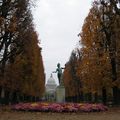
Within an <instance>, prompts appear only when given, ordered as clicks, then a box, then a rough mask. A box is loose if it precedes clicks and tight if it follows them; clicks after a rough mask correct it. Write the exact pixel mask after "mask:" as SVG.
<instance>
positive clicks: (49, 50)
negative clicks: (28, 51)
mask: <svg viewBox="0 0 120 120" xmlns="http://www.w3.org/2000/svg"><path fill="white" fill-rule="evenodd" d="M91 1H92V0H38V2H37V4H36V8H35V9H34V10H33V16H34V23H35V27H36V30H37V32H38V35H39V39H40V40H41V46H42V56H43V62H44V68H45V73H46V80H47V79H48V78H49V77H50V74H51V72H52V71H55V70H56V65H57V63H58V62H59V63H61V66H64V65H65V63H66V62H67V61H68V60H69V57H70V54H71V52H72V50H73V49H74V48H75V47H76V44H77V43H78V41H79V38H78V36H77V35H78V33H79V32H80V31H81V27H82V25H83V22H84V19H85V17H86V16H87V14H88V12H89V9H90V8H91V4H92V2H91ZM53 77H54V78H55V79H56V82H57V77H56V74H53Z"/></svg>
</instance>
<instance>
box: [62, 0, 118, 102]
mask: <svg viewBox="0 0 120 120" xmlns="http://www.w3.org/2000/svg"><path fill="white" fill-rule="evenodd" d="M119 5H120V1H119V0H96V1H94V2H93V7H92V8H91V10H90V12H89V14H88V16H87V17H86V19H85V21H84V25H83V27H82V32H81V33H80V34H79V37H80V46H81V48H80V49H79V48H76V49H75V50H74V51H73V52H72V54H71V57H70V60H69V62H68V63H67V64H66V69H65V71H64V80H65V87H66V94H67V96H79V97H80V99H81V100H82V99H83V98H84V99H87V100H88V101H98V100H100V99H101V98H102V101H103V102H104V103H106V101H107V99H109V100H110V101H111V100H112V101H113V102H114V104H120V101H119V100H120V77H119V75H120V74H119V73H120V42H119V39H120V35H119V34H120V8H119ZM71 88H73V89H74V91H71ZM86 95H87V98H86ZM83 96H84V97H83Z"/></svg>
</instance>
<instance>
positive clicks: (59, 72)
mask: <svg viewBox="0 0 120 120" xmlns="http://www.w3.org/2000/svg"><path fill="white" fill-rule="evenodd" d="M62 69H64V68H62V67H60V63H58V64H57V69H56V71H54V72H53V73H56V72H57V77H58V80H59V85H61V81H62Z"/></svg>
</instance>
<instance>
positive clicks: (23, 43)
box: [0, 0, 45, 99]
mask: <svg viewBox="0 0 120 120" xmlns="http://www.w3.org/2000/svg"><path fill="white" fill-rule="evenodd" d="M32 19H33V18H32V14H31V4H30V1H29V0H22V1H21V0H1V1H0V94H1V98H5V97H6V96H7V97H8V96H9V98H10V99H13V98H15V97H16V99H18V96H19V97H20V96H23V97H24V96H38V97H40V96H41V95H42V94H43V91H44V81H45V75H44V67H43V61H42V56H41V48H40V47H39V45H38V44H39V43H38V36H37V33H36V31H35V30H34V25H33V21H32ZM8 91H9V92H8ZM14 96H15V97H14Z"/></svg>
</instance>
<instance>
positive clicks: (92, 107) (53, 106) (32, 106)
mask: <svg viewBox="0 0 120 120" xmlns="http://www.w3.org/2000/svg"><path fill="white" fill-rule="evenodd" d="M12 109H13V110H22V111H40V112H99V111H106V110H107V107H106V106H104V105H103V104H88V103H87V104H86V103H41V102H38V103H19V104H16V105H13V106H12Z"/></svg>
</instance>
